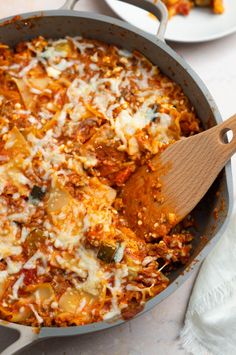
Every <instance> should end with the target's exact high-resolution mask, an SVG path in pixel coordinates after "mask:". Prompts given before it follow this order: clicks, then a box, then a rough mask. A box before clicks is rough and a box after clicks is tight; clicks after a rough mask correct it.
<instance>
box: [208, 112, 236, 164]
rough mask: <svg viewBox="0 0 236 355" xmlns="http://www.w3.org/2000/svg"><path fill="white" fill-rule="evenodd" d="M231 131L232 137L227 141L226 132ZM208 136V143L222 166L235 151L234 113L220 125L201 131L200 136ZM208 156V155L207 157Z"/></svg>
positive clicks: (235, 123)
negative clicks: (212, 147) (211, 145)
mask: <svg viewBox="0 0 236 355" xmlns="http://www.w3.org/2000/svg"><path fill="white" fill-rule="evenodd" d="M228 131H232V133H233V137H232V139H231V141H228V139H227V137H226V133H227V132H228ZM204 135H205V136H206V137H207V136H208V137H209V140H211V143H210V141H209V144H213V146H214V149H215V150H214V155H217V157H218V159H219V165H222V167H223V166H224V165H225V164H226V162H227V161H228V160H229V159H230V158H231V156H232V155H233V154H234V153H235V152H236V115H233V116H232V117H230V118H229V119H228V120H226V121H224V122H223V123H221V124H220V125H217V126H215V127H213V128H212V129H210V130H207V131H205V132H204V133H202V136H204ZM202 138H203V137H202ZM209 158H210V157H209Z"/></svg>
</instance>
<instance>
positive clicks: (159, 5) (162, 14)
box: [61, 0, 168, 41]
mask: <svg viewBox="0 0 236 355" xmlns="http://www.w3.org/2000/svg"><path fill="white" fill-rule="evenodd" d="M78 1H79V0H66V2H65V4H64V5H63V6H62V7H61V9H63V10H73V9H74V7H75V4H76V3H77V2H78ZM119 1H122V2H125V3H128V4H131V5H134V6H137V7H140V8H141V9H144V10H146V11H149V12H151V13H152V14H153V15H155V16H156V17H157V18H158V20H159V21H160V25H159V27H158V30H157V37H158V39H160V40H161V41H165V32H166V26H167V22H168V11H167V8H166V7H165V5H164V4H163V2H162V1H161V0H156V1H155V2H154V1H153V0H119Z"/></svg>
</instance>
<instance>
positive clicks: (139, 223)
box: [122, 115, 236, 237]
mask: <svg viewBox="0 0 236 355" xmlns="http://www.w3.org/2000/svg"><path fill="white" fill-rule="evenodd" d="M229 130H232V131H233V135H234V137H233V138H232V140H231V141H230V142H227V138H226V132H227V131H229ZM235 142H236V115H234V116H233V117H231V118H229V119H228V120H227V121H225V122H223V123H222V124H220V125H218V126H215V127H213V128H211V129H208V130H207V131H204V132H202V133H200V134H197V135H195V136H192V137H190V138H185V139H183V140H180V141H177V142H176V143H175V144H173V145H170V146H169V147H168V148H167V149H166V150H165V151H164V152H162V153H161V154H160V155H159V156H155V157H154V158H153V159H152V160H151V164H149V167H147V166H142V167H141V168H139V169H138V170H137V171H136V172H135V173H134V174H133V175H132V176H131V177H130V179H129V180H128V181H127V183H126V185H125V186H124V188H123V191H122V198H123V202H124V215H125V218H126V219H127V221H128V223H129V225H130V227H131V228H133V229H134V230H135V231H136V232H138V234H142V235H145V236H150V237H156V236H158V235H164V234H166V232H167V230H168V229H170V228H171V227H173V226H174V225H176V224H177V223H178V222H180V221H181V220H182V219H183V218H184V217H185V216H186V215H187V214H188V213H189V212H190V211H192V210H193V208H194V207H195V206H196V205H197V203H198V202H199V201H200V200H201V198H202V197H203V196H204V195H205V193H206V192H207V190H208V189H209V187H210V186H211V184H212V183H213V181H214V180H215V178H216V177H217V175H218V174H219V172H220V171H221V170H222V168H223V167H224V165H225V164H226V163H227V161H228V160H229V159H230V157H231V156H232V155H233V154H234V153H235V152H236V144H235ZM150 166H151V168H150Z"/></svg>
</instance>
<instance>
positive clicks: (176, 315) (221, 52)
mask: <svg viewBox="0 0 236 355" xmlns="http://www.w3.org/2000/svg"><path fill="white" fill-rule="evenodd" d="M62 4H63V0H50V1H48V0H40V1H39V0H10V1H8V2H6V1H4V0H0V9H1V12H0V16H1V17H6V16H10V15H15V14H18V13H20V12H25V11H30V10H34V9H35V10H40V9H42V8H45V9H50V8H51V9H53V8H57V7H59V6H61V5H62ZM76 9H81V10H89V11H96V12H100V13H104V14H109V15H114V14H113V13H112V11H111V10H110V9H109V8H108V7H107V6H106V5H105V3H104V2H103V1H102V0H81V1H80V2H79V3H78V4H77V5H76ZM170 45H171V46H172V47H173V48H174V49H175V50H176V51H177V52H178V53H179V54H181V55H182V56H183V57H184V58H185V59H186V61H187V62H188V63H189V64H190V65H191V66H192V67H193V69H194V70H195V71H196V72H197V73H198V74H199V75H200V77H201V78H202V79H203V81H204V82H205V83H206V85H207V86H208V88H209V90H210V91H211V93H212V95H213V97H214V98H215V100H216V102H217V103H218V106H219V109H220V111H221V113H222V114H223V117H225V118H227V117H228V116H229V115H231V114H233V113H235V111H236V65H235V63H236V34H235V35H231V36H229V37H227V38H225V39H221V40H218V41H214V42H211V43H205V44H195V45H181V44H170ZM233 170H235V174H234V177H236V160H235V159H234V161H233ZM195 277H196V272H195V273H194V274H193V275H192V276H191V277H190V279H189V280H188V281H186V283H185V284H184V285H183V286H182V287H180V288H179V289H178V290H177V291H176V292H175V293H174V294H172V295H171V296H170V297H169V298H168V299H166V300H164V301H163V302H162V303H161V304H160V305H158V306H157V307H155V308H154V309H153V310H152V311H150V312H148V313H146V314H145V315H143V316H140V317H138V318H136V319H133V320H131V321H130V322H128V323H126V324H124V325H122V326H119V327H116V328H113V329H110V330H106V331H102V332H99V333H97V334H92V335H84V336H80V337H72V338H61V339H59V338H58V339H53V340H52V339H50V340H47V341H44V342H42V343H39V344H36V345H34V346H32V347H31V348H30V349H29V350H27V351H24V352H22V354H24V355H30V354H34V355H39V354H42V355H48V354H51V355H54V354H55V355H65V354H66V355H93V354H96V355H185V354H186V353H185V352H184V351H183V350H182V349H181V348H180V346H179V344H178V335H179V331H180V329H181V327H182V324H183V319H184V314H185V310H186V307H187V303H188V299H189V295H190V293H191V288H192V285H193V282H194V279H195ZM9 339H10V333H9V331H8V330H5V329H0V344H1V345H0V347H2V346H3V345H4V344H7V342H8V341H9ZM0 351H1V348H0Z"/></svg>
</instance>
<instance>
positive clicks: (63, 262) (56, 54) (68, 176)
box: [0, 37, 200, 326]
mask: <svg viewBox="0 0 236 355" xmlns="http://www.w3.org/2000/svg"><path fill="white" fill-rule="evenodd" d="M0 83H1V85H0V136H1V141H0V206H1V207H0V227H1V228H0V318H1V319H4V320H7V321H10V322H16V323H21V324H25V325H31V326H70V325H84V324H88V323H92V322H98V321H102V320H110V319H116V318H118V317H122V318H124V319H128V318H130V317H132V316H134V315H135V314H136V313H137V312H139V311H141V310H142V309H143V307H144V304H145V302H146V301H147V300H149V299H150V298H151V297H153V296H155V295H157V294H158V293H160V292H161V291H162V290H164V289H165V288H166V287H167V285H168V283H169V280H168V273H169V272H170V271H171V270H172V269H174V268H176V267H177V266H178V265H180V264H185V263H186V262H187V261H188V259H189V256H190V251H191V240H192V235H191V233H190V232H189V231H188V227H189V226H190V225H191V217H190V216H188V217H187V219H186V220H185V221H184V222H183V223H182V224H181V225H178V226H177V227H175V228H173V229H172V230H171V232H170V233H166V234H162V235H161V236H160V235H156V236H146V235H144V236H142V235H141V236H140V235H139V236H138V235H136V234H135V232H134V231H132V230H131V229H130V228H129V226H128V225H127V222H126V220H125V215H124V213H123V210H122V207H123V202H122V198H121V195H120V189H121V187H122V186H123V185H124V184H125V182H126V181H127V179H128V178H129V176H130V175H131V174H132V173H133V172H134V171H135V169H136V168H137V167H138V166H140V165H142V164H148V162H149V160H150V158H151V157H152V156H153V155H155V154H161V152H162V151H163V149H165V148H166V147H167V146H168V145H169V144H172V143H174V142H175V141H176V140H178V139H180V138H182V137H187V136H189V135H193V134H195V133H198V132H199V131H200V127H199V120H198V119H197V117H196V114H195V111H194V109H193V107H192V106H191V104H190V103H189V101H188V99H187V98H186V96H185V95H184V93H183V92H182V90H181V88H180V87H179V86H178V85H177V84H176V83H174V82H173V81H171V80H170V79H169V78H168V77H166V76H165V75H163V74H162V73H161V72H160V71H159V69H158V68H157V67H156V66H154V65H153V64H152V63H150V61H148V60H147V59H146V58H145V57H144V56H143V55H141V54H140V53H138V52H133V53H130V52H128V51H126V50H123V49H119V48H117V47H115V46H113V45H107V44H104V43H100V42H98V41H94V40H86V39H83V38H81V37H75V38H70V37H68V38H65V39H60V40H46V39H45V38H42V37H39V38H36V39H34V40H32V41H29V42H24V43H20V44H18V45H17V46H16V48H15V49H14V50H12V49H10V48H9V47H8V46H7V45H5V44H0ZM137 213H138V211H137ZM170 217H171V216H170Z"/></svg>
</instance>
